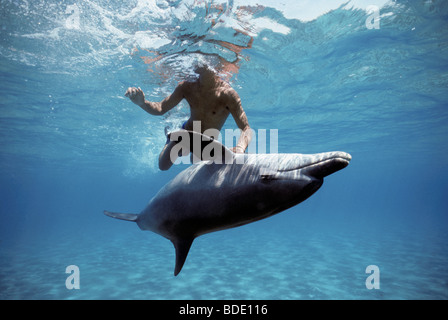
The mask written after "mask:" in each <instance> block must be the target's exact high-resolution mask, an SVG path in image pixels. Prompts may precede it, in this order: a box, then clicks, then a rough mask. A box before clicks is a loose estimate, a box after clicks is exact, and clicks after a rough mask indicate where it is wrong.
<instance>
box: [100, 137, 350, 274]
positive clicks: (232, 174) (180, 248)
mask: <svg viewBox="0 0 448 320" xmlns="http://www.w3.org/2000/svg"><path fill="white" fill-rule="evenodd" d="M196 134H197V135H199V136H201V134H199V133H195V135H196ZM201 138H202V139H203V141H204V140H206V139H207V137H206V136H202V137H201ZM208 139H211V138H208ZM210 142H211V147H213V148H216V149H215V150H218V149H219V150H221V151H222V153H221V156H222V157H224V156H225V158H226V159H227V160H228V159H231V160H232V161H223V162H222V161H213V160H205V161H200V162H198V163H196V164H193V165H191V166H190V167H188V168H187V169H185V170H183V171H182V172H180V173H179V174H178V175H177V176H175V177H174V178H173V179H172V180H171V181H169V182H168V183H167V184H166V185H165V186H163V187H162V188H161V189H160V190H159V192H158V193H157V194H156V195H155V196H154V197H153V198H152V199H151V200H150V202H149V204H148V205H147V206H146V208H145V209H144V210H143V211H142V212H141V213H140V214H132V213H115V212H109V211H104V214H106V215H107V216H110V217H113V218H116V219H122V220H127V221H134V222H136V223H137V225H138V226H139V227H140V229H142V230H150V231H153V232H155V233H157V234H159V235H161V236H163V237H165V238H167V239H169V240H171V242H172V243H173V244H174V248H175V251H176V265H175V268H174V275H175V276H177V275H178V274H179V272H180V271H181V269H182V267H183V265H184V263H185V260H186V258H187V255H188V252H189V250H190V247H191V245H192V243H193V240H194V239H195V238H196V237H199V236H200V235H203V234H206V233H210V232H215V231H219V230H224V229H229V228H234V227H238V226H242V225H245V224H248V223H251V222H254V221H257V220H261V219H264V218H268V217H270V216H272V215H274V214H277V213H279V212H281V211H284V210H286V209H288V208H291V207H293V206H295V205H297V204H299V203H300V202H302V201H304V200H305V199H307V198H308V197H310V196H311V195H312V194H314V193H315V192H316V191H317V190H318V189H319V188H320V187H321V186H322V183H323V179H324V178H325V177H326V176H328V175H330V174H332V173H334V172H336V171H339V170H341V169H343V168H345V167H346V166H347V165H348V164H349V162H350V160H351V156H350V155H349V154H348V153H345V152H325V153H319V154H236V153H233V152H232V151H230V150H229V149H227V148H226V147H225V146H223V145H222V144H221V143H219V142H218V141H217V140H213V139H211V140H210ZM215 153H216V154H219V153H220V152H215ZM221 162H222V163H221Z"/></svg>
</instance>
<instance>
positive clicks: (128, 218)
mask: <svg viewBox="0 0 448 320" xmlns="http://www.w3.org/2000/svg"><path fill="white" fill-rule="evenodd" d="M104 214H105V215H106V216H109V217H112V218H115V219H120V220H126V221H134V222H136V221H137V218H138V214H135V213H117V212H110V211H106V210H104Z"/></svg>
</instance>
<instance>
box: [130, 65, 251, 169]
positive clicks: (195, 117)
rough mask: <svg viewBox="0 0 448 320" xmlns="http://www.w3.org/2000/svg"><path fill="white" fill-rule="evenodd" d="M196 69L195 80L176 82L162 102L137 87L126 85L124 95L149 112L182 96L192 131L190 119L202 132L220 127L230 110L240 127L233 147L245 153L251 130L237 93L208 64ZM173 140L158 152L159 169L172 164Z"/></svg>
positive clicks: (162, 110) (169, 106)
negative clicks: (237, 138)
mask: <svg viewBox="0 0 448 320" xmlns="http://www.w3.org/2000/svg"><path fill="white" fill-rule="evenodd" d="M195 71H196V73H198V74H199V79H198V80H197V81H194V82H181V83H179V84H178V86H177V87H176V89H175V90H174V92H173V93H172V94H171V95H170V96H168V97H167V98H165V99H164V100H163V101H161V102H150V101H147V100H145V95H144V93H143V91H142V90H141V89H140V88H128V90H127V91H126V94H125V95H126V96H127V97H129V98H130V99H131V101H132V102H134V103H135V104H137V105H138V106H140V107H141V108H142V109H143V110H145V111H146V112H148V113H149V114H152V115H162V114H164V113H166V112H167V111H169V110H171V109H172V108H174V107H175V106H177V105H178V104H179V103H180V102H181V101H182V99H185V100H187V102H188V104H189V105H190V112H191V116H190V119H189V120H188V121H187V122H186V124H185V126H184V129H186V130H190V131H192V130H193V129H194V128H193V121H200V123H201V133H204V131H205V130H208V129H216V130H218V131H219V130H221V128H222V127H223V125H224V123H225V121H226V120H227V117H228V116H229V114H231V115H232V116H233V118H234V119H235V122H236V124H237V126H238V128H240V129H241V130H242V132H241V136H240V139H239V140H238V143H237V146H236V147H235V148H233V151H234V152H238V153H244V152H245V150H246V148H247V146H248V144H249V142H250V139H251V130H250V127H249V122H248V120H247V117H246V113H245V112H244V110H243V107H242V105H241V99H240V97H239V96H238V93H237V92H236V91H235V90H234V89H232V88H231V87H230V85H228V84H227V83H225V82H224V81H222V80H220V79H219V78H218V77H217V75H216V74H215V73H214V72H213V71H211V70H210V69H208V68H207V67H199V68H197V69H196V70H195ZM214 138H217V137H214ZM175 144H176V143H175V142H169V143H167V144H166V145H165V147H164V148H163V150H162V152H161V153H160V157H159V168H160V169H161V170H168V169H169V168H170V167H171V166H172V165H173V163H174V161H175V159H172V157H170V156H171V152H170V151H171V149H172V148H173V146H174V145H175Z"/></svg>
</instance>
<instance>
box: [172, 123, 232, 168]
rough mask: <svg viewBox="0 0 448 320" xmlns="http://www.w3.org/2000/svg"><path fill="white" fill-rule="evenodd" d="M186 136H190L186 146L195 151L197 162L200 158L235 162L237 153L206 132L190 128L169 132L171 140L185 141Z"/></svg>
mask: <svg viewBox="0 0 448 320" xmlns="http://www.w3.org/2000/svg"><path fill="white" fill-rule="evenodd" d="M179 137H180V138H179ZM186 137H188V143H186V144H185V146H184V148H185V149H187V150H189V151H191V152H192V153H193V155H194V159H196V161H195V162H197V161H198V159H200V161H214V162H217V163H222V164H223V163H233V159H234V157H235V154H234V153H233V152H232V151H231V150H230V149H229V148H227V147H226V146H225V145H223V144H222V143H221V142H219V141H218V140H215V139H213V138H211V137H209V136H207V135H205V134H202V133H199V132H195V131H188V130H179V131H175V132H172V133H170V134H169V139H170V141H175V142H179V143H182V141H185V138H186ZM195 143H197V144H198V147H195V145H194V144H195ZM185 155H187V154H184V156H185Z"/></svg>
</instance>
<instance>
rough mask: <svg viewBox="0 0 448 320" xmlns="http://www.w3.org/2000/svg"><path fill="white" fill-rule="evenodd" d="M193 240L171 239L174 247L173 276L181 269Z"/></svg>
mask: <svg viewBox="0 0 448 320" xmlns="http://www.w3.org/2000/svg"><path fill="white" fill-rule="evenodd" d="M193 240H194V238H183V239H175V240H171V242H172V243H173V244H174V248H175V249H176V267H175V268H174V276H177V275H178V274H179V272H180V270H182V267H183V266H184V263H185V260H186V259H187V256H188V252H189V251H190V247H191V244H192V243H193Z"/></svg>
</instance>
